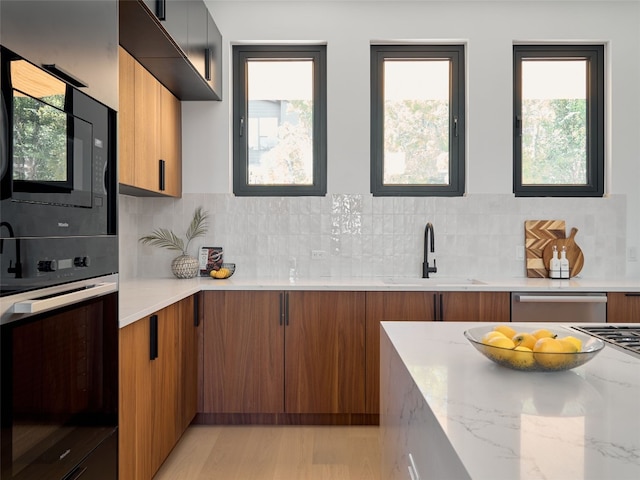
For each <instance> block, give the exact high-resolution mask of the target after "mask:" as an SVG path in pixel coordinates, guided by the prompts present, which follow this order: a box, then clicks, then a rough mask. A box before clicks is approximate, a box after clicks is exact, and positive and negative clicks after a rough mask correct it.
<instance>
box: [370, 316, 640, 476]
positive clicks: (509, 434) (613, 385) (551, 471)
mask: <svg viewBox="0 0 640 480" xmlns="http://www.w3.org/2000/svg"><path fill="white" fill-rule="evenodd" d="M478 325H482V324H478V323H454V322H452V323H446V322H383V323H382V335H381V403H382V409H381V421H380V423H381V427H382V436H383V458H384V461H383V465H384V469H383V477H384V478H386V479H388V480H391V479H396V478H398V479H406V478H411V477H410V476H409V475H408V472H407V469H408V468H415V470H416V471H417V472H414V475H416V478H420V479H421V480H426V479H429V478H438V479H443V478H456V479H461V478H472V479H474V480H475V479H478V480H480V479H487V480H498V479H505V480H517V479H558V480H570V479H580V480H582V479H594V480H596V479H597V480H604V479H616V480H623V479H632V478H633V479H637V478H640V358H636V357H634V356H631V355H629V354H626V353H623V352H621V351H619V350H617V349H615V348H613V347H610V346H605V348H604V350H602V351H601V352H600V353H599V354H598V355H597V356H596V357H595V358H594V359H593V360H591V361H590V362H589V363H587V364H585V365H583V366H581V367H578V368H575V369H573V370H570V371H566V372H554V373H542V372H520V371H515V370H510V369H508V368H504V367H501V366H498V365H496V364H494V363H493V362H491V361H490V360H488V359H486V358H485V357H483V356H482V355H481V354H480V353H479V352H477V351H476V350H475V349H474V347H473V346H472V345H470V344H469V342H468V341H467V340H466V338H465V337H464V336H463V332H464V330H465V329H467V328H471V327H475V326H478ZM518 325H519V324H512V325H511V326H512V327H514V328H516V330H518V328H517V326H518ZM531 325H532V324H522V325H521V326H527V327H530V326H531ZM554 328H556V329H569V326H559V325H556V326H554ZM409 454H411V458H410V457H409ZM418 475H419V477H418Z"/></svg>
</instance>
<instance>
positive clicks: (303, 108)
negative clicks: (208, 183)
mask: <svg viewBox="0 0 640 480" xmlns="http://www.w3.org/2000/svg"><path fill="white" fill-rule="evenodd" d="M325 63H326V59H325V47H324V46H321V45H317V46H313V45H312V46H293V47H289V46H282V47H268V46H251V47H249V46H244V47H240V46H239V47H235V48H234V72H235V79H234V83H235V89H236V91H235V95H234V122H235V125H234V192H235V193H236V194H237V195H324V194H325V193H326V85H325V84H326V78H325V77H326V74H325V73H324V72H325V70H326V67H325Z"/></svg>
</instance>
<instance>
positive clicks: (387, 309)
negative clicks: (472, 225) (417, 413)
mask: <svg viewBox="0 0 640 480" xmlns="http://www.w3.org/2000/svg"><path fill="white" fill-rule="evenodd" d="M432 320H444V321H465V322H496V323H504V322H509V321H510V297H509V292H450V291H446V292H367V349H366V352H367V366H366V391H367V393H366V412H367V413H369V414H374V415H377V414H379V410H380V322H382V321H432Z"/></svg>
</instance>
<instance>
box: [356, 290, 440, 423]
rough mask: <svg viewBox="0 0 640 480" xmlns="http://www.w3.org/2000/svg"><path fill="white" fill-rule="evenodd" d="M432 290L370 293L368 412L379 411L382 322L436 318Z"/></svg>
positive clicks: (368, 298)
mask: <svg viewBox="0 0 640 480" xmlns="http://www.w3.org/2000/svg"><path fill="white" fill-rule="evenodd" d="M434 297H435V294H434V293H433V292H367V299H366V305H367V306H366V309H367V336H366V342H367V347H366V353H367V361H366V413H370V414H378V413H379V412H380V322H383V321H400V320H402V321H429V320H435V309H434V306H435V303H434V302H435V298H434Z"/></svg>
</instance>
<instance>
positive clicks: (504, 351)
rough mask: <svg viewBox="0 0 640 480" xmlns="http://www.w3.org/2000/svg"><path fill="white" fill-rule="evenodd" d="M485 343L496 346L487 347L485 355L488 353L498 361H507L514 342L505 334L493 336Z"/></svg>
mask: <svg viewBox="0 0 640 480" xmlns="http://www.w3.org/2000/svg"><path fill="white" fill-rule="evenodd" d="M487 345H488V346H490V347H498V348H488V349H487V355H489V356H490V357H491V358H493V359H494V360H497V361H499V362H505V361H506V362H508V361H509V359H510V358H511V355H512V354H513V349H514V347H515V344H514V343H513V340H511V339H510V338H507V337H505V336H502V337H500V336H497V335H496V336H494V337H493V338H490V339H489V340H488V341H487Z"/></svg>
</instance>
